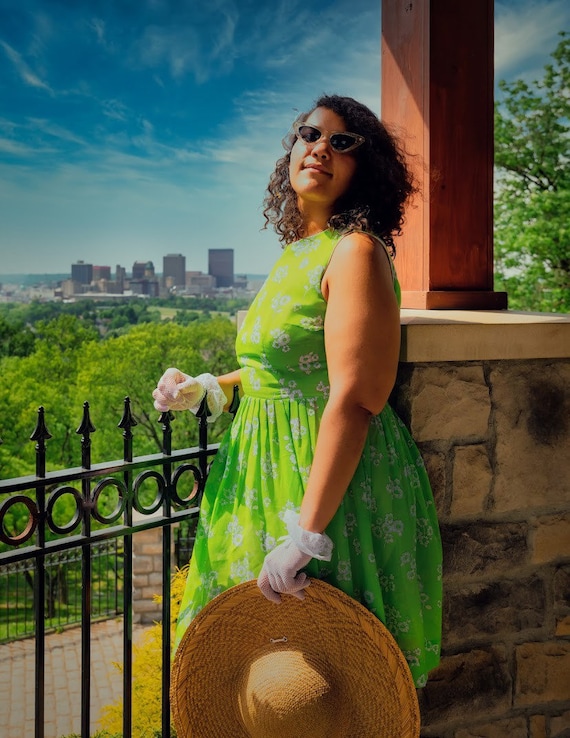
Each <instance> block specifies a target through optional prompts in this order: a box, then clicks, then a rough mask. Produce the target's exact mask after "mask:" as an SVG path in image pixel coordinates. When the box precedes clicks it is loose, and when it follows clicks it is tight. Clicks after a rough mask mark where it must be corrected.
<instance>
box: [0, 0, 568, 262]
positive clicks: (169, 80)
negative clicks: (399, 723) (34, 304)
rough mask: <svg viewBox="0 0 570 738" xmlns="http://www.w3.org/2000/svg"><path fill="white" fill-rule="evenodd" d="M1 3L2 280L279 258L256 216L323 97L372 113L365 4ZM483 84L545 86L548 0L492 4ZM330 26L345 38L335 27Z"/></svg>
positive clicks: (369, 20) (369, 18)
mask: <svg viewBox="0 0 570 738" xmlns="http://www.w3.org/2000/svg"><path fill="white" fill-rule="evenodd" d="M102 7H103V6H101V4H100V3H96V2H94V0H81V2H79V3H73V4H72V3H62V2H61V0H23V2H22V0H0V89H1V90H2V99H3V106H2V107H3V109H2V111H1V112H0V274H4V275H8V274H16V273H28V274H42V273H65V272H67V271H69V268H70V265H71V263H73V262H74V261H78V260H84V261H89V260H91V261H92V262H93V263H94V264H101V265H103V264H109V265H111V266H112V267H114V265H115V264H117V263H119V264H127V265H128V264H132V263H133V262H134V261H137V260H138V261H152V262H153V263H155V264H160V263H161V259H162V256H163V255H164V254H166V253H180V254H183V255H184V256H185V257H186V260H187V264H189V265H191V268H192V269H195V270H199V271H203V272H207V270H208V262H207V259H208V250H209V249H223V248H233V249H234V252H235V271H236V272H237V273H252V272H255V273H267V272H268V271H269V269H270V268H271V265H272V263H273V262H274V261H275V259H276V258H277V257H278V255H279V250H280V249H279V244H278V241H277V238H276V236H275V235H274V234H273V233H272V232H271V231H262V232H260V229H261V228H262V226H263V217H262V213H261V204H262V200H263V196H264V192H265V187H266V184H267V181H268V178H269V175H270V173H271V171H272V169H273V167H274V163H275V161H276V159H277V158H278V157H279V156H280V155H281V152H282V149H281V145H280V141H281V138H282V137H283V136H284V135H285V134H286V133H287V131H288V128H289V126H290V123H291V122H292V120H293V119H294V117H295V116H296V114H297V112H299V111H300V110H303V109H306V108H308V107H310V105H311V104H312V102H313V101H314V99H315V98H316V97H318V96H319V95H320V94H322V93H323V92H327V93H331V92H337V93H339V94H347V95H351V96H353V97H355V98H357V99H359V100H361V101H362V102H364V103H366V104H367V105H369V106H370V107H371V108H372V109H373V110H374V111H375V112H376V113H380V2H379V1H378V0H350V1H349V0H333V1H332V2H325V0H316V2H314V3H312V4H311V6H310V9H309V8H307V6H306V4H304V3H302V2H301V0H276V1H275V2H274V3H272V4H271V5H267V6H262V7H259V4H258V3H255V2H254V0H239V1H238V0H220V2H217V3H214V4H208V5H206V4H201V3H195V2H190V1H189V0H186V1H185V0H183V1H182V2H179V3H174V2H168V1H166V2H164V3H155V2H152V1H151V0H143V2H141V3H139V4H137V6H136V10H133V9H132V8H133V7H134V6H127V5H126V4H122V3H116V4H107V5H106V6H105V10H104V11H102V10H101V8H102ZM495 18H496V22H495V78H496V80H497V81H498V80H499V79H507V80H509V81H512V80H513V79H516V78H519V77H522V78H524V79H525V80H527V81H532V80H534V79H537V78H540V77H541V76H542V72H543V67H544V64H545V63H547V62H548V61H549V57H550V54H551V52H552V51H553V50H554V48H555V46H556V44H557V42H558V33H559V32H560V31H562V30H567V29H568V28H569V27H570V8H569V7H568V4H567V3H566V2H564V1H563V0H504V1H503V2H496V4H495ZM340 29H342V41H343V43H338V40H339V30H340Z"/></svg>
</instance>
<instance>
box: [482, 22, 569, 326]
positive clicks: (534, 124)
mask: <svg viewBox="0 0 570 738" xmlns="http://www.w3.org/2000/svg"><path fill="white" fill-rule="evenodd" d="M560 35H561V40H560V42H559V44H558V46H557V47H556V50H555V51H554V52H553V53H552V55H551V57H552V60H553V61H552V63H550V64H547V65H546V66H545V68H544V76H543V79H542V80H539V81H535V82H533V83H532V84H531V85H529V84H527V83H526V82H524V81H523V80H517V81H515V82H512V83H508V82H506V81H504V80H503V81H501V82H499V88H500V90H501V91H502V92H503V93H504V97H503V99H502V100H501V101H500V102H498V103H497V104H496V107H495V166H496V175H497V185H496V194H495V271H496V288H497V289H503V290H506V291H507V292H508V295H509V306H510V307H511V308H514V309H523V310H538V311H549V312H570V166H569V163H570V157H569V154H568V143H569V131H570V126H569V121H570V37H569V36H568V34H566V33H561V34H560Z"/></svg>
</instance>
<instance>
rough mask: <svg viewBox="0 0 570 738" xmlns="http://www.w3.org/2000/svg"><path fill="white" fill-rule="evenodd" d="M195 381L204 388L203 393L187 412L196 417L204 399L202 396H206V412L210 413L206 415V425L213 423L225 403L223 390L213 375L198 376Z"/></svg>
mask: <svg viewBox="0 0 570 738" xmlns="http://www.w3.org/2000/svg"><path fill="white" fill-rule="evenodd" d="M195 379H196V381H197V382H198V383H199V384H201V385H202V387H203V388H204V393H203V394H202V395H201V397H200V399H199V400H198V401H197V402H196V403H195V404H194V405H192V407H190V408H189V410H190V412H193V413H194V415H196V413H197V412H198V410H199V409H200V405H201V404H202V400H203V399H204V394H206V395H207V398H208V399H207V403H208V410H209V411H210V415H208V417H207V418H206V419H207V421H208V423H213V422H214V421H215V420H217V419H218V418H219V417H220V415H221V414H222V413H223V411H224V407H225V405H226V403H227V399H226V396H225V394H224V390H223V389H222V388H221V387H220V384H219V382H218V380H217V379H216V377H214V375H213V374H207V373H206V374H199V375H198V376H197V377H195Z"/></svg>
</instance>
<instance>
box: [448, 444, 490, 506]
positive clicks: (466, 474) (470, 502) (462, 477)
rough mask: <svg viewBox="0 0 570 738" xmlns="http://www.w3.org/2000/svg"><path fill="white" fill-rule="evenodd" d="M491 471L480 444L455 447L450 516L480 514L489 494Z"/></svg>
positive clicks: (485, 450)
mask: <svg viewBox="0 0 570 738" xmlns="http://www.w3.org/2000/svg"><path fill="white" fill-rule="evenodd" d="M492 479H493V473H492V470H491V464H490V463H489V455H488V453H487V449H486V447H485V446H484V445H482V444H477V445H475V446H462V447H458V448H456V449H455V460H454V463H453V494H452V499H451V516H452V517H464V516H466V515H481V514H482V513H483V512H484V509H485V502H486V500H487V497H488V496H489V492H490V489H491V482H492Z"/></svg>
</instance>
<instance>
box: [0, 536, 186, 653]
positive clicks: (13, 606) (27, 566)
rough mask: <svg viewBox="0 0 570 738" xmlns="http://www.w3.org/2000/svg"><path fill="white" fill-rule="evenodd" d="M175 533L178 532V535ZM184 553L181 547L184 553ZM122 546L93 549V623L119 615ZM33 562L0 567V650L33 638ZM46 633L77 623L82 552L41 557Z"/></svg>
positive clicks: (95, 545)
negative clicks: (3, 644)
mask: <svg viewBox="0 0 570 738" xmlns="http://www.w3.org/2000/svg"><path fill="white" fill-rule="evenodd" d="M177 533H178V531H177ZM187 550H188V547H184V551H185V552H187ZM123 562H124V551H123V540H122V538H113V539H111V540H109V541H100V542H98V543H93V544H92V546H91V568H92V576H91V588H92V595H91V619H92V620H93V621H94V620H100V619H103V618H109V617H113V616H115V615H121V614H122V612H123ZM34 576H35V561H34V560H33V559H25V560H24V561H15V562H12V563H10V564H4V565H0V613H2V614H3V617H1V618H0V644H1V643H5V642H7V641H12V640H15V639H16V638H26V637H29V636H32V635H34V633H35V619H34V611H35V603H34ZM45 580H46V581H45V604H44V610H45V617H46V632H49V631H50V630H60V629H62V628H64V627H67V626H69V625H74V624H75V625H76V624H77V623H80V622H81V589H82V587H81V552H80V550H79V549H71V550H68V551H58V552H57V553H53V554H46V557H45Z"/></svg>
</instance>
